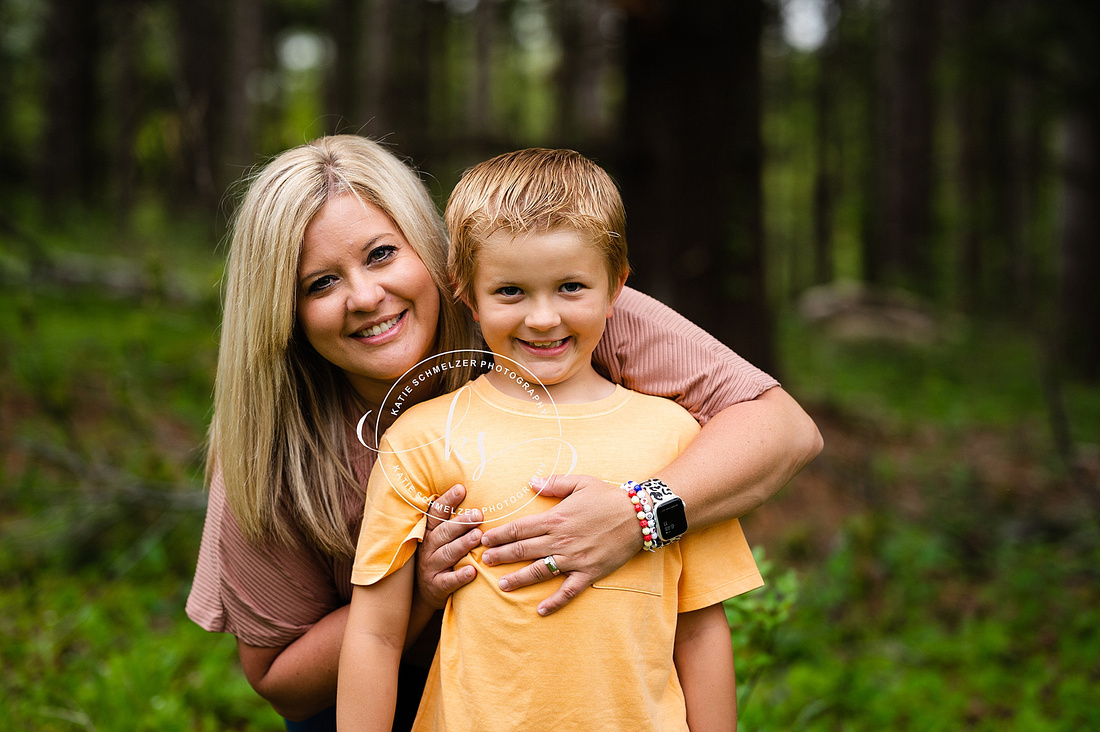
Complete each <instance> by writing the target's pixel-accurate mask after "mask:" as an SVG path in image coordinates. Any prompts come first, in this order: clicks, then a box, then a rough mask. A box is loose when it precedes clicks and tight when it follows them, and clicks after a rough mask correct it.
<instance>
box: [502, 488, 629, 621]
mask: <svg viewBox="0 0 1100 732" xmlns="http://www.w3.org/2000/svg"><path fill="white" fill-rule="evenodd" d="M541 493H542V495H546V496H553V497H557V498H562V499H563V500H562V501H561V503H559V504H558V505H556V506H554V507H553V508H551V509H548V510H546V511H544V512H542V513H539V514H535V515H533V516H524V517H523V518H519V519H516V520H515V521H511V522H509V523H507V524H505V525H504V526H499V527H497V528H494V529H490V530H489V531H486V532H485V536H484V537H483V538H482V540H481V543H482V544H484V545H485V546H487V547H492V548H490V549H487V550H486V551H485V553H484V554H483V555H482V557H481V558H482V561H483V562H485V563H486V564H488V565H495V564H508V563H510V562H522V561H528V562H532V564H530V565H528V566H526V567H524V568H523V569H520V570H517V571H515V572H512V573H511V574H506V575H504V577H502V578H501V580H500V586H501V589H504V590H514V589H516V588H518V587H526V586H528V585H533V584H535V583H537V582H543V581H545V580H548V579H550V577H551V576H552V575H551V574H550V570H549V568H548V567H547V566H546V564H545V563H544V562H543V561H542V558H543V557H546V556H553V557H554V562H555V564H557V566H558V567H559V568H560V569H561V571H562V573H564V574H565V575H566V577H565V580H564V581H563V582H562V584H561V587H559V588H558V589H557V591H556V592H554V594H552V595H551V596H550V597H548V598H546V599H545V600H543V601H542V602H541V603H539V607H538V612H539V615H549V614H551V613H553V612H556V611H558V610H560V609H561V608H563V607H565V605H566V604H568V603H569V601H570V600H572V599H573V598H574V597H576V596H577V595H579V594H580V593H581V592H582V591H584V590H585V589H586V588H587V587H588V586H589V585H591V584H592V583H593V582H596V581H597V580H600V579H603V578H604V577H606V576H607V575H609V574H611V573H612V572H614V571H615V570H616V569H618V568H619V567H621V566H623V565H624V564H626V563H627V562H628V561H629V560H630V558H631V557H633V556H634V555H635V554H637V553H638V550H640V549H641V548H642V533H641V530H640V529H639V528H638V519H637V517H636V516H635V512H634V511H633V510H631V509H632V507H631V505H630V501H629V499H628V498H627V496H626V494H625V493H623V491H621V490H620V489H619V488H618V487H617V486H612V485H610V484H609V483H605V482H604V481H602V480H599V479H598V478H593V477H592V476H590V475H569V476H560V475H555V476H551V477H550V479H549V480H548V481H546V483H545V485H544V486H543V488H542V491H541Z"/></svg>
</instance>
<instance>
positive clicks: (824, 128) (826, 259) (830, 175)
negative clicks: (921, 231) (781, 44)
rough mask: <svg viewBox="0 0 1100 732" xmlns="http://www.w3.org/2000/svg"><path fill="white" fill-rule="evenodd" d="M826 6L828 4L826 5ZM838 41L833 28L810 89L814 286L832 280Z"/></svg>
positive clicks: (838, 2) (838, 7) (835, 2)
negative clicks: (833, 161)
mask: <svg viewBox="0 0 1100 732" xmlns="http://www.w3.org/2000/svg"><path fill="white" fill-rule="evenodd" d="M826 7H828V5H826ZM832 7H833V8H835V11H836V14H837V15H840V14H842V13H843V1H842V0H832ZM838 43H839V39H838V38H837V32H836V30H835V29H834V30H833V31H832V32H831V33H830V34H829V38H828V39H827V40H826V43H825V45H824V46H823V47H822V48H821V51H820V52H819V59H820V61H819V64H818V76H817V86H816V88H815V89H814V93H815V98H814V106H815V107H816V109H815V112H816V120H815V127H814V155H815V158H816V163H817V164H816V166H815V167H816V170H815V172H814V209H813V217H814V274H813V279H814V284H816V285H823V284H827V283H829V282H831V281H832V279H833V201H834V189H835V188H836V185H837V176H836V175H834V172H833V166H832V156H831V155H830V152H831V148H832V145H833V137H834V134H833V98H834V96H835V93H836V86H837V71H838V68H837V67H838V49H837V46H838Z"/></svg>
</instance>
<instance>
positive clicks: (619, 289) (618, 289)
mask: <svg viewBox="0 0 1100 732" xmlns="http://www.w3.org/2000/svg"><path fill="white" fill-rule="evenodd" d="M624 285H626V275H625V274H624V275H620V277H619V284H618V285H616V286H615V291H614V292H612V293H611V297H609V298H608V300H607V317H609V318H610V317H611V316H612V315H614V314H615V301H616V300H618V299H619V295H621V294H623V286H624Z"/></svg>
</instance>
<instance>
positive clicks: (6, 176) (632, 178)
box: [0, 0, 1100, 730]
mask: <svg viewBox="0 0 1100 732" xmlns="http://www.w3.org/2000/svg"><path fill="white" fill-rule="evenodd" d="M332 132H354V133H363V134H368V135H371V136H374V137H378V138H382V139H384V140H385V141H386V142H387V143H388V144H393V145H394V149H395V151H396V152H397V153H398V154H399V155H401V156H403V157H405V158H407V159H408V160H409V161H410V163H411V164H413V165H415V166H416V167H417V168H419V169H420V170H421V171H422V172H423V174H424V179H425V181H426V183H427V184H428V186H429V188H430V189H431V191H432V193H433V195H434V196H435V197H436V199H437V201H439V203H440V205H442V203H443V202H444V201H445V199H446V196H447V194H448V193H449V191H450V189H451V186H453V184H454V182H455V180H457V178H458V176H459V175H460V174H461V172H462V170H463V169H464V168H466V167H467V166H469V165H470V164H472V163H474V162H477V161H479V160H482V159H485V158H487V157H489V156H491V155H493V154H496V153H498V152H503V151H506V150H511V149H515V148H519V147H525V146H531V145H542V146H551V147H561V146H566V147H572V148H575V149H577V150H580V151H582V152H584V153H585V154H587V155H589V156H591V157H593V158H595V159H596V160H597V161H598V162H600V163H601V164H603V165H604V166H605V167H606V168H607V169H608V170H610V171H611V172H612V173H613V174H614V176H615V177H616V179H617V180H618V181H619V182H620V184H621V186H622V189H623V192H624V197H625V199H626V205H627V212H628V216H629V233H630V244H631V258H632V262H633V266H634V274H633V275H632V283H633V284H634V285H635V286H637V287H639V288H640V289H642V290H644V291H646V292H648V293H650V294H652V295H654V296H656V297H658V298H660V299H662V300H664V301H665V302H667V303H669V304H670V305H672V306H673V307H675V308H677V309H678V310H680V311H681V312H683V313H684V314H686V315H688V316H689V317H691V318H692V319H693V320H695V322H697V323H699V324H700V325H702V326H704V327H705V328H707V329H708V330H709V331H711V332H712V333H714V334H715V335H716V336H718V337H719V338H721V339H722V340H723V341H725V342H726V343H728V344H729V345H730V346H732V347H733V348H734V349H735V350H737V351H739V352H740V353H742V354H743V355H745V356H746V357H747V358H749V359H750V360H751V361H753V362H754V363H757V364H759V365H761V366H763V367H764V368H766V369H768V370H770V371H772V372H773V373H775V374H776V375H777V376H778V377H780V378H781V380H782V381H783V383H784V385H785V387H786V388H787V390H788V391H790V392H791V393H792V394H794V395H795V397H796V398H798V399H799V401H800V402H801V403H802V404H804V405H805V407H806V408H807V410H808V411H809V412H810V413H811V414H812V416H813V417H814V418H815V419H816V420H817V423H818V425H819V426H820V428H821V430H822V433H823V435H824V437H825V444H826V449H825V452H824V453H823V455H822V456H821V457H820V458H819V459H818V460H817V461H816V462H815V463H814V464H813V465H811V466H810V467H809V468H808V469H807V470H806V471H804V472H803V473H802V474H801V475H800V476H798V477H797V478H796V479H795V480H794V481H793V482H792V483H791V485H789V486H788V487H787V488H786V489H785V490H784V491H783V492H782V493H781V494H780V495H779V496H778V497H776V498H775V499H773V500H772V501H771V502H769V503H768V504H767V505H765V506H764V507H762V508H761V509H758V510H757V511H755V512H753V513H752V514H750V515H749V516H747V517H746V518H745V519H744V526H745V530H746V533H747V534H748V536H749V539H750V541H751V542H752V543H753V544H754V545H755V547H756V548H757V551H758V552H759V558H760V561H761V564H762V566H763V568H764V569H765V572H766V576H767V579H768V583H769V584H768V588H767V589H766V590H764V591H760V592H757V593H753V594H751V595H749V596H747V597H746V598H743V599H740V600H738V601H734V602H731V603H729V604H728V606H727V611H728V614H729V616H730V619H731V628H732V632H733V634H734V641H735V645H736V649H737V661H738V675H739V695H740V699H741V725H740V726H741V728H742V729H746V730H788V729H790V730H793V729H807V730H840V729H844V730H883V729H899V730H900V729H914V730H958V729H975V730H986V729H988V730H1004V729H1020V730H1079V729H1090V728H1091V729H1096V728H1100V705H1098V704H1097V703H1096V702H1097V697H1096V692H1095V688H1096V686H1097V684H1098V683H1100V582H1098V581H1097V580H1098V574H1100V569H1098V568H1100V532H1098V529H1100V488H1098V480H1100V383H1098V381H1100V337H1098V335H1100V327H1098V324H1100V286H1098V283H1100V4H1097V3H1095V2H1091V0H1044V1H1042V2H1040V1H1039V0H1002V1H1001V2H993V0H739V1H737V2H723V1H721V0H714V1H710V2H708V1H706V0H618V1H612V0H587V1H580V0H562V1H560V2H551V1H549V0H446V1H445V2H444V1H441V0H329V1H328V2H325V1H323V0H271V1H270V2H261V1H260V0H230V1H229V2H219V1H217V0H180V1H178V2H172V1H169V0H111V1H109V0H0V141H2V145H0V197H2V201H3V204H2V206H0V281H2V283H3V287H2V288H0V354H2V358H0V527H2V529H0V607H2V608H3V612H2V613H0V661H2V664H0V719H4V720H7V722H6V724H7V725H8V726H9V727H10V728H12V729H34V730H72V729H99V730H116V729H117V730H141V729H157V730H177V729H178V730H222V729H280V728H281V727H280V720H279V719H278V717H276V716H275V715H274V713H273V712H272V711H271V710H270V709H269V708H268V707H267V706H266V705H265V703H264V702H263V701H262V700H260V699H259V697H257V696H256V695H255V694H254V693H253V692H252V691H251V690H250V689H249V687H248V685H247V683H246V682H245V681H244V679H243V676H242V675H241V673H240V670H239V667H238V666H237V663H236V649H235V644H234V642H233V639H232V638H230V637H227V636H221V635H212V634H207V633H205V632H203V631H201V630H200V629H198V628H197V627H195V626H194V625H193V624H191V623H190V622H189V621H188V620H187V619H186V618H185V617H184V615H183V603H184V600H185V597H186V593H187V591H188V588H189V585H190V580H191V574H192V572H193V568H194V561H195V557H196V553H197V550H198V539H199V535H200V531H201V525H202V517H203V509H204V506H205V496H204V492H203V486H202V470H203V466H202V459H203V449H202V443H203V439H204V432H205V428H206V424H207V420H208V418H209V410H210V403H211V388H212V377H213V369H214V364H215V360H216V349H217V331H218V321H219V278H220V275H221V269H222V266H223V262H224V258H225V254H226V247H225V237H226V232H227V227H228V220H229V217H230V215H231V213H232V211H233V208H234V204H235V201H236V200H237V198H238V196H239V194H240V187H239V186H235V185H234V182H235V181H238V180H239V179H240V178H241V177H242V176H243V175H244V174H245V173H246V171H248V170H249V169H250V168H251V166H253V165H254V164H256V163H257V162H262V161H263V160H265V159H267V158H268V157H269V156H271V155H273V154H275V153H277V152H278V151H280V150H282V149H284V148H286V147H289V146H292V145H295V144H299V143H302V142H304V141H307V140H309V139H312V138H314V137H316V136H319V135H321V134H325V133H332Z"/></svg>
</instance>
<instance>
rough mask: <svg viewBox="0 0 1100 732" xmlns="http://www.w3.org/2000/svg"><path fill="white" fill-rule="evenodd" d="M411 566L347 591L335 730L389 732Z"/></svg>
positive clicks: (406, 620)
mask: <svg viewBox="0 0 1100 732" xmlns="http://www.w3.org/2000/svg"><path fill="white" fill-rule="evenodd" d="M414 564H415V563H414V562H413V561H408V562H406V563H405V565H404V566H403V567H402V568H401V569H399V570H397V571H396V572H394V573H393V574H391V575H389V576H387V577H385V578H383V579H381V580H379V581H378V582H377V583H376V584H373V585H367V586H359V585H357V586H356V587H355V588H354V589H353V590H352V596H351V608H350V610H349V611H348V620H347V628H346V629H345V631H344V644H343V646H342V647H341V649H340V672H339V675H338V678H337V690H336V719H337V724H338V726H339V728H340V729H341V730H389V729H390V727H391V726H392V725H393V714H394V707H395V706H396V704H397V669H398V666H399V665H400V662H401V651H402V649H403V646H404V643H405V630H406V628H407V627H408V624H409V612H410V610H411V606H412V588H413V578H414V575H415V572H416V569H415V566H414Z"/></svg>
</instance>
